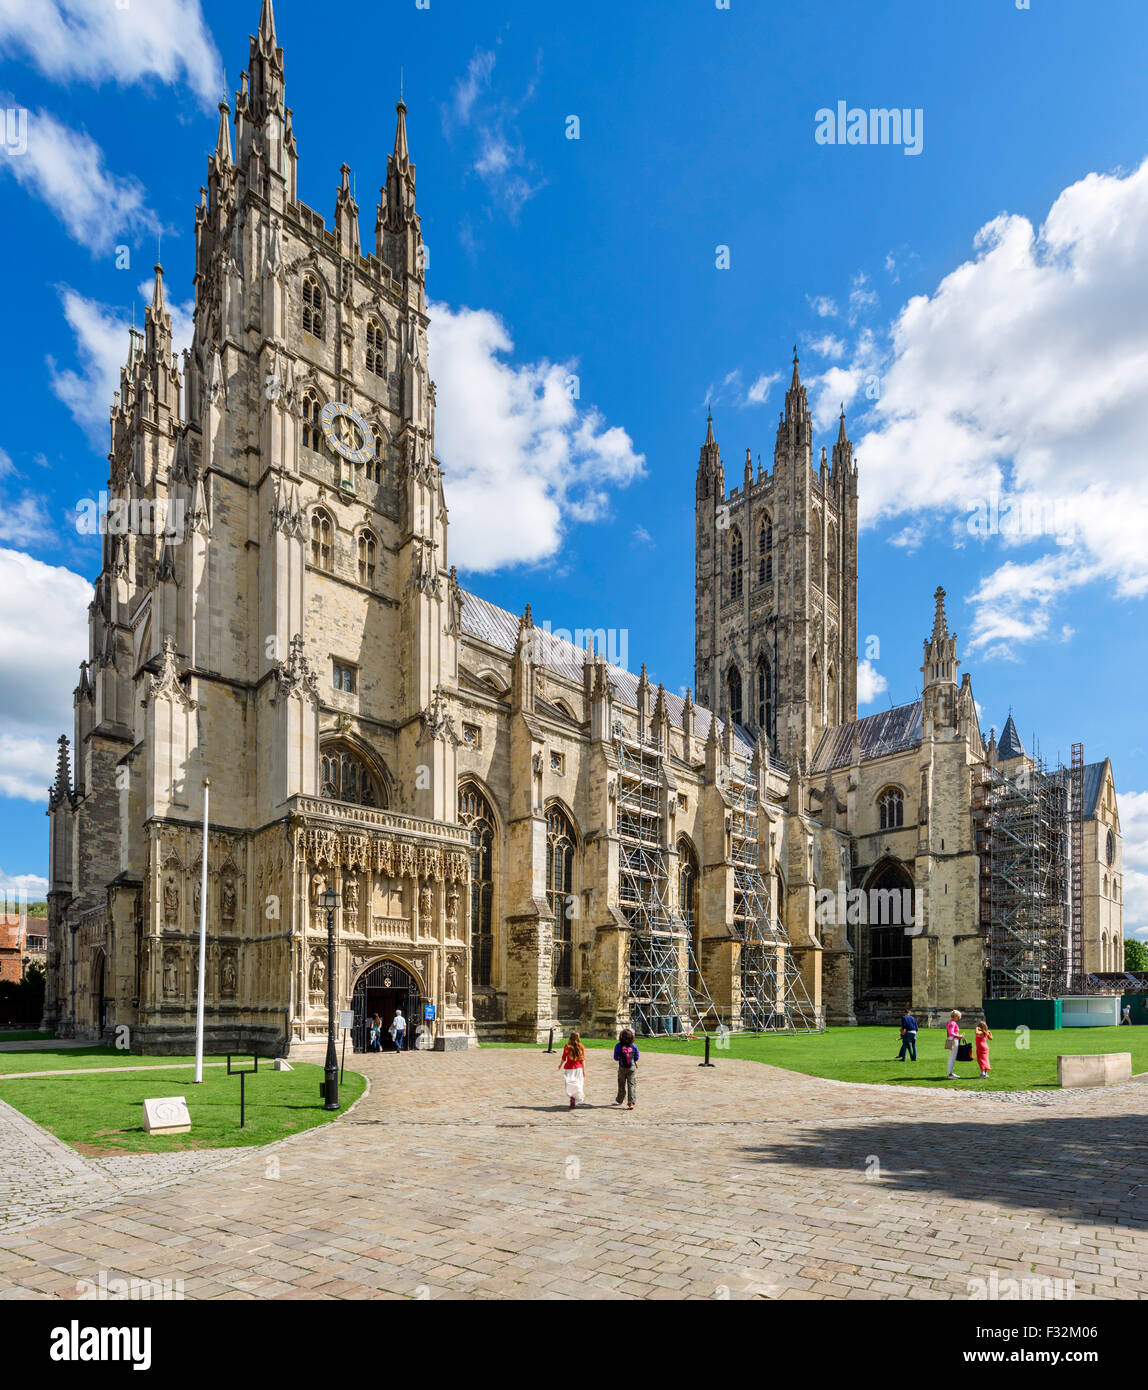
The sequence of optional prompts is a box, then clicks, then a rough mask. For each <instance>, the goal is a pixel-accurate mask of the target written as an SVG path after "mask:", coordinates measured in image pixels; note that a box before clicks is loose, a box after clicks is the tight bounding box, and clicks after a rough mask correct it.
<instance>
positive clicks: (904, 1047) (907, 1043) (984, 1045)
mask: <svg viewBox="0 0 1148 1390" xmlns="http://www.w3.org/2000/svg"><path fill="white" fill-rule="evenodd" d="M918 1031H919V1030H918V1027H917V1020H916V1019H915V1018H914V1017H913V1011H912V1010H911V1009H908V1010H906V1012H905V1014H904V1015H903V1017H902V1019H901V1050H900V1052H898V1053H897V1061H898V1062H903V1061H904V1060H905V1057H906V1054H907V1055H908V1057H909V1060H910V1061H912V1062H915V1061H916V1060H917V1033H918ZM992 1036H993V1035H992V1033H990V1032H989V1026H988V1024H987V1023H985V1021H984V1020H983V1019H982V1020H981V1022H980V1023H978V1024H977V1026H976V1029H975V1030H974V1033H973V1047H972V1048H971V1049H970V1052H972V1051H974V1050H975V1052H976V1059H977V1065H978V1066H979V1067H980V1069H981V1077H982V1078H984V1077H987V1076H988V1074H989V1072H990V1071H991V1070H992V1068H991V1067H990V1065H989V1043H990V1042H991V1041H992ZM962 1045H964V1046H968V1044H967V1043H965V1041H964V1038H963V1037H962V1036H961V1011H960V1009H954V1010H953V1012H952V1013H951V1014H950V1015H949V1021H948V1023H947V1024H946V1025H945V1051H946V1052H947V1053H948V1054H949V1070H948V1074H947V1077H946V1080H948V1081H959V1080H960V1079H961V1078H960V1077H959V1076H958V1075H957V1074H956V1073H955V1072H954V1071H953V1067H954V1066H955V1065H956V1063H957V1062H958V1061H960V1060H962V1059H961V1058H960V1057H959V1056H958V1053H959V1051H960V1048H961V1046H962ZM964 1060H968V1061H971V1060H972V1058H971V1056H970V1057H968V1058H966V1059H964Z"/></svg>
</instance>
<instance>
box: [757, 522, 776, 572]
mask: <svg viewBox="0 0 1148 1390" xmlns="http://www.w3.org/2000/svg"><path fill="white" fill-rule="evenodd" d="M772 578H773V522H772V521H770V519H769V517H767V516H766V517H763V518H762V521H761V525H760V526H759V527H758V531H757V579H758V583H759V584H760V583H763V582H764V581H765V580H767V579H772Z"/></svg>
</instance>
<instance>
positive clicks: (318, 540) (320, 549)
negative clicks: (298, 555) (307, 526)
mask: <svg viewBox="0 0 1148 1390" xmlns="http://www.w3.org/2000/svg"><path fill="white" fill-rule="evenodd" d="M333 535H334V527H333V526H332V524H331V516H330V513H329V512H325V511H324V510H323V508H322V507H316V508H315V510H314V511H313V512H312V513H311V563H312V564H313V565H315V566H316V567H317V568H318V569H321V570H327V571H328V572H329V571H330V570H332V569H333V568H334V553H335V552H334V545H333V542H332V537H333Z"/></svg>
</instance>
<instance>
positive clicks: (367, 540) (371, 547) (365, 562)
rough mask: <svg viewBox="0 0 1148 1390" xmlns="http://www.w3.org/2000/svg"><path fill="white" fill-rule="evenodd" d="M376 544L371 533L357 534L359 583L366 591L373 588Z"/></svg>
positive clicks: (361, 532)
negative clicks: (365, 587) (363, 585)
mask: <svg viewBox="0 0 1148 1390" xmlns="http://www.w3.org/2000/svg"><path fill="white" fill-rule="evenodd" d="M377 550H378V542H377V541H376V539H375V533H374V532H373V531H360V532H359V583H360V584H365V585H366V586H367V588H368V589H373V588H374V587H375V553H376V551H377Z"/></svg>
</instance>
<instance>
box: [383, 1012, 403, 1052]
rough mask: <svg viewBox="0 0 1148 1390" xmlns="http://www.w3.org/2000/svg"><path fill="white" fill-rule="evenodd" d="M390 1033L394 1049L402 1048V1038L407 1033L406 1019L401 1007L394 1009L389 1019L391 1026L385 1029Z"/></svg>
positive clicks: (399, 1050)
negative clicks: (392, 1015) (393, 1013)
mask: <svg viewBox="0 0 1148 1390" xmlns="http://www.w3.org/2000/svg"><path fill="white" fill-rule="evenodd" d="M387 1031H388V1032H389V1033H390V1035H391V1042H393V1043H394V1045H395V1051H396V1052H401V1051H402V1050H403V1039H404V1038H405V1037H406V1035H407V1021H406V1019H405V1018H404V1017H403V1011H402V1009H396V1010H395V1016H394V1018H392V1019H391V1026H390V1028H389V1029H388V1030H387Z"/></svg>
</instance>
